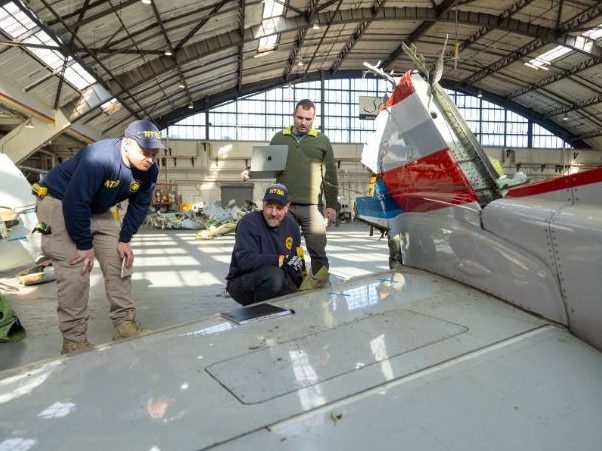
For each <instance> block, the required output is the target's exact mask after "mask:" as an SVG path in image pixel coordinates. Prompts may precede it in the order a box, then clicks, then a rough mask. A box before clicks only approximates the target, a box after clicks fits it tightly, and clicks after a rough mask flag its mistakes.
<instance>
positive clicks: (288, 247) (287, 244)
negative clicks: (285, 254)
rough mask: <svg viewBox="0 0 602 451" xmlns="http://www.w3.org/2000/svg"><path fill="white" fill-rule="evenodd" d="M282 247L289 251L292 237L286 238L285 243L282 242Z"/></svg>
mask: <svg viewBox="0 0 602 451" xmlns="http://www.w3.org/2000/svg"><path fill="white" fill-rule="evenodd" d="M284 245H285V246H286V248H287V249H288V250H289V251H290V250H291V249H292V248H293V237H292V236H289V237H287V238H286V241H285V242H284Z"/></svg>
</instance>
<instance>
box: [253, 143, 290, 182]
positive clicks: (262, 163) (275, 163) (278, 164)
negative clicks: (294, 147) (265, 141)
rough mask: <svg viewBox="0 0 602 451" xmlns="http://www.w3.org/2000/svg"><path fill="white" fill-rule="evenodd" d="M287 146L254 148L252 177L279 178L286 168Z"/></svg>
mask: <svg viewBox="0 0 602 451" xmlns="http://www.w3.org/2000/svg"><path fill="white" fill-rule="evenodd" d="M287 156H288V146H287V145H281V144H279V145H270V146H253V153H252V155H251V177H252V178H254V179H262V178H263V179H269V178H275V177H278V175H279V174H280V173H281V172H282V171H284V169H285V168H286V158H287Z"/></svg>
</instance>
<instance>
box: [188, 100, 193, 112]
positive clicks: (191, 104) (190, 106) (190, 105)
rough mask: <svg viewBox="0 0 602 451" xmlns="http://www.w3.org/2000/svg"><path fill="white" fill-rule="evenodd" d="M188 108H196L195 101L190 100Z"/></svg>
mask: <svg viewBox="0 0 602 451" xmlns="http://www.w3.org/2000/svg"><path fill="white" fill-rule="evenodd" d="M188 108H190V109H191V110H192V109H193V108H194V105H193V103H192V102H190V103H189V104H188Z"/></svg>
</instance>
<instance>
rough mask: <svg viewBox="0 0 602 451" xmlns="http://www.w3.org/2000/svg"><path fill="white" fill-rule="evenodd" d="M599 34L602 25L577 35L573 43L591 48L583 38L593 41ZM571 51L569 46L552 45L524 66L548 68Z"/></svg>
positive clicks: (587, 48)
mask: <svg viewBox="0 0 602 451" xmlns="http://www.w3.org/2000/svg"><path fill="white" fill-rule="evenodd" d="M600 36H602V25H598V26H597V27H595V28H593V29H591V30H588V31H586V32H584V33H583V34H582V35H581V36H578V37H577V39H576V44H575V45H576V46H577V47H580V48H582V49H583V50H586V51H589V50H590V49H591V43H588V42H586V39H585V38H587V41H589V40H590V39H591V40H594V41H595V40H596V39H597V38H599V37H600ZM572 51H574V50H573V49H571V48H568V47H565V46H563V45H559V46H557V47H554V48H553V49H552V50H549V51H547V52H546V53H544V54H542V55H539V56H537V57H535V58H533V59H532V60H530V61H528V62H526V63H525V66H527V67H530V68H531V69H535V70H538V69H543V70H548V68H547V66H549V65H551V64H552V63H553V62H554V61H556V60H557V59H559V58H561V57H562V56H564V55H566V54H567V53H570V52H572Z"/></svg>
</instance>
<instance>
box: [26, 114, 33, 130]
mask: <svg viewBox="0 0 602 451" xmlns="http://www.w3.org/2000/svg"><path fill="white" fill-rule="evenodd" d="M25 128H33V121H32V120H31V116H28V117H27V120H26V121H25Z"/></svg>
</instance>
